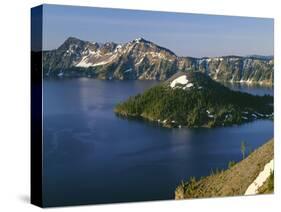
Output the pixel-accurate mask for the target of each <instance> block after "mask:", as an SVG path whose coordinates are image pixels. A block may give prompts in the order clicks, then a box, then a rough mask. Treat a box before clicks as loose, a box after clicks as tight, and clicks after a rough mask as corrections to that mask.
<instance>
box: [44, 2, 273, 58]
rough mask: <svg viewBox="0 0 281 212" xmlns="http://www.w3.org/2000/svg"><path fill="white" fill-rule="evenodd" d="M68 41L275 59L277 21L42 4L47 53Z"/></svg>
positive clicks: (189, 53)
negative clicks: (140, 41)
mask: <svg viewBox="0 0 281 212" xmlns="http://www.w3.org/2000/svg"><path fill="white" fill-rule="evenodd" d="M68 37H75V38H78V39H81V40H85V41H90V42H98V43H105V42H115V43H127V42H129V41H131V40H134V39H136V38H139V37H143V38H144V39H146V40H148V41H151V42H153V43H155V44H157V45H159V46H162V47H165V48H167V49H169V50H171V51H173V52H174V53H175V54H177V55H178V56H190V57H215V56H227V55H237V56H248V55H264V56H273V55H274V20H273V19H270V18H251V17H238V16H221V15H203V14H190V13H174V12H158V11H141V10H127V9H108V8H95V7H81V6H60V5H48V4H44V7H43V49H44V50H51V49H56V48H58V47H59V46H60V45H61V44H62V43H63V42H64V41H65V40H66V39H67V38H68Z"/></svg>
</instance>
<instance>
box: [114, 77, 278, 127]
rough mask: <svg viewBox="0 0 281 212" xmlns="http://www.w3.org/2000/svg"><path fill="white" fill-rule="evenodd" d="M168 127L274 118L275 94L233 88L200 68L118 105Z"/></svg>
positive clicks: (125, 112) (127, 114) (122, 113)
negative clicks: (258, 93) (260, 94)
mask: <svg viewBox="0 0 281 212" xmlns="http://www.w3.org/2000/svg"><path fill="white" fill-rule="evenodd" d="M115 112H116V114H117V115H120V116H122V117H126V118H141V119H145V120H149V121H154V122H157V123H159V124H160V125H162V126H164V127H183V126H186V127H215V126H226V125H233V124H241V123H244V122H249V121H253V120H255V119H260V118H264V119H265V118H272V115H273V97H272V96H262V97H261V96H254V95H251V94H247V93H242V92H237V91H232V90H230V89H228V88H226V87H224V86H223V85H221V84H220V83H217V82H215V81H214V80H212V79H211V78H210V77H208V76H206V75H205V74H202V73H200V72H190V73H183V72H181V73H177V74H175V75H174V76H173V77H171V78H170V79H169V80H167V81H166V82H164V83H161V84H160V85H157V86H155V87H153V88H151V89H149V90H147V91H145V92H144V93H143V94H139V95H137V96H134V97H130V98H129V99H128V100H127V101H125V102H123V103H120V104H118V105H117V106H116V107H115Z"/></svg>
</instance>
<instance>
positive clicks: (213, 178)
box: [175, 139, 274, 199]
mask: <svg viewBox="0 0 281 212" xmlns="http://www.w3.org/2000/svg"><path fill="white" fill-rule="evenodd" d="M273 158H274V141H273V139H272V140H270V141H268V142H267V143H265V144H264V145H263V146H261V147H260V148H258V149H257V150H255V151H254V152H252V153H251V154H250V155H249V156H248V157H247V158H245V159H244V160H242V161H240V162H238V163H236V164H235V165H233V166H232V167H231V168H229V169H227V170H225V171H217V173H213V174H211V175H210V176H206V177H203V178H202V179H200V180H198V181H197V180H196V179H194V178H192V179H191V180H189V181H188V182H183V183H182V184H181V185H179V186H178V187H177V188H176V191H175V198H176V199H187V198H205V197H222V196H234V195H244V194H245V192H246V190H247V188H248V187H249V186H250V185H251V184H252V182H253V181H254V180H255V179H256V177H257V176H258V175H259V173H260V172H262V171H263V169H264V166H265V165H266V164H267V163H269V162H270V161H271V160H272V159H273ZM270 177H271V178H273V175H272V176H270ZM268 180H270V179H268ZM272 181H273V179H271V182H272ZM265 183H266V184H265V185H263V186H262V187H261V188H260V189H262V191H260V192H261V193H262V192H266V191H264V190H266V189H267V188H269V190H271V193H272V192H273V185H269V186H268V185H267V183H268V181H266V182H265ZM268 192H270V191H268Z"/></svg>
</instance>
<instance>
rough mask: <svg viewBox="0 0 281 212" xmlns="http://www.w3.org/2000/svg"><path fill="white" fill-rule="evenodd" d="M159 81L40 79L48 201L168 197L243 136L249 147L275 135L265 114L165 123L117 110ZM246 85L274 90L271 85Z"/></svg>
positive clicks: (236, 148)
mask: <svg viewBox="0 0 281 212" xmlns="http://www.w3.org/2000/svg"><path fill="white" fill-rule="evenodd" d="M157 83H158V82H156V81H102V80H95V79H86V78H85V79H84V78H81V79H67V80H44V87H43V89H44V92H43V101H44V102H43V113H44V114H43V117H44V121H43V131H44V136H43V147H44V151H43V201H44V205H45V206H58V205H75V204H91V203H109V202H127V201H145V200H164V199H173V198H174V191H175V188H176V186H177V185H178V184H179V183H180V182H181V180H187V179H189V178H190V177H191V176H195V177H201V176H204V175H208V174H210V172H211V170H212V169H213V170H214V169H216V168H219V169H222V168H226V167H227V164H228V162H229V161H230V160H236V161H238V160H241V158H242V154H241V151H240V145H241V141H246V143H247V149H248V150H253V149H255V148H257V147H259V146H260V145H262V144H263V143H264V142H265V141H266V140H268V139H270V138H272V137H273V122H272V121H269V120H258V121H255V122H251V123H248V124H243V125H241V126H234V127H221V128H214V129H183V128H182V129H166V128H161V127H158V126H155V125H153V124H149V123H147V122H142V121H136V120H126V119H121V118H118V117H117V116H115V114H114V113H113V108H114V106H115V105H116V103H118V102H120V101H124V100H126V99H127V98H128V97H129V96H131V95H135V94H137V93H140V92H143V91H144V90H146V89H148V88H150V87H151V86H153V85H156V84H157ZM238 89H240V90H243V88H241V87H239V88H238ZM245 90H246V91H247V92H251V93H255V94H266V93H269V94H272V89H268V88H261V87H260V88H252V89H251V88H248V87H247V88H245Z"/></svg>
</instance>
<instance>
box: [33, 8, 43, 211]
mask: <svg viewBox="0 0 281 212" xmlns="http://www.w3.org/2000/svg"><path fill="white" fill-rule="evenodd" d="M42 25H43V5H40V6H37V7H33V8H31V52H30V54H31V58H30V59H31V81H30V82H31V89H30V93H31V126H30V127H31V144H30V148H31V149H30V150H31V152H30V153H31V161H30V165H31V173H30V176H31V187H30V196H31V198H30V199H31V203H32V204H34V205H37V206H39V207H43V193H42V180H43V179H42V176H43V175H42V174H43V171H42V162H43V161H42V156H43V155H42V153H43V152H42V144H43V140H42V36H43V30H42Z"/></svg>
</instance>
